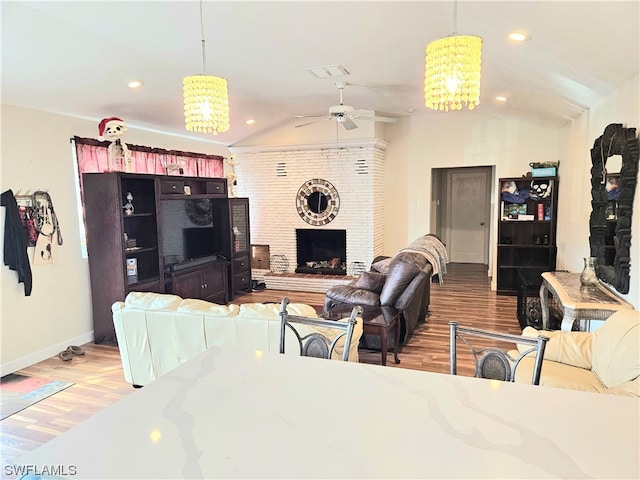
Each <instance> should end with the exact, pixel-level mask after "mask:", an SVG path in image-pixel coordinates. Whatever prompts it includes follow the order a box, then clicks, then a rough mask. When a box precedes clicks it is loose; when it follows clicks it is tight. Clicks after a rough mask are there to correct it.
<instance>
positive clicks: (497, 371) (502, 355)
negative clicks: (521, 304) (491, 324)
mask: <svg viewBox="0 0 640 480" xmlns="http://www.w3.org/2000/svg"><path fill="white" fill-rule="evenodd" d="M467 337H482V338H487V339H491V340H496V341H502V342H508V343H512V344H521V345H529V346H530V347H531V348H529V349H524V351H522V352H518V353H519V355H517V356H516V357H512V356H511V355H509V354H508V353H507V352H505V351H503V350H501V349H499V348H497V347H484V348H474V347H473V345H472V344H471V342H470V341H469V340H468V339H467ZM458 338H459V339H461V340H462V341H463V342H464V343H465V344H466V345H467V347H468V348H469V350H470V351H471V354H472V355H473V361H474V363H475V372H474V376H475V377H480V378H489V379H493V380H502V381H507V382H513V381H515V376H516V375H515V373H516V369H517V368H518V365H519V364H520V360H522V358H524V357H526V356H528V355H530V354H533V353H534V352H535V363H534V368H533V375H532V378H531V383H532V384H533V385H539V384H540V374H541V371H542V359H543V357H544V349H545V346H546V344H547V341H548V340H549V338H548V337H545V336H544V335H539V336H538V337H537V338H527V337H522V336H520V335H511V334H508V333H498V332H491V331H487V330H480V329H477V328H471V327H461V326H459V325H458V322H449V362H450V369H451V374H452V375H456V374H457V340H458Z"/></svg>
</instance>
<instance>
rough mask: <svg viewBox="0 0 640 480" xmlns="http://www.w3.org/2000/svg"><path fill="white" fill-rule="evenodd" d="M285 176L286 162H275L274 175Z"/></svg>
mask: <svg viewBox="0 0 640 480" xmlns="http://www.w3.org/2000/svg"><path fill="white" fill-rule="evenodd" d="M286 176H287V164H286V163H285V162H278V163H277V164H276V177H286Z"/></svg>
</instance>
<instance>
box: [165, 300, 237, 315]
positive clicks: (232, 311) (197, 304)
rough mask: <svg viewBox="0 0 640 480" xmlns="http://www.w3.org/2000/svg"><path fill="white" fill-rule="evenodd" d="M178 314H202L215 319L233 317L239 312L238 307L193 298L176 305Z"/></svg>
mask: <svg viewBox="0 0 640 480" xmlns="http://www.w3.org/2000/svg"><path fill="white" fill-rule="evenodd" d="M177 311H178V313H203V314H206V315H215V316H216V317H235V316H237V315H238V313H239V312H240V307H239V306H238V305H234V304H230V305H218V304H217V303H211V302H207V301H206V300H199V299H195V298H186V299H184V300H183V301H182V303H180V305H178V309H177Z"/></svg>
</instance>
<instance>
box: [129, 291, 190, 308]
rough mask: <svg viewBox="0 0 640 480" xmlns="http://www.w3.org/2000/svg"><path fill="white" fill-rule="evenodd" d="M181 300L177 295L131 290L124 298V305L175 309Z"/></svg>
mask: <svg viewBox="0 0 640 480" xmlns="http://www.w3.org/2000/svg"><path fill="white" fill-rule="evenodd" d="M181 302H182V298H181V297H179V296H178V295H170V294H166V293H150V292H131V293H129V294H128V295H127V298H125V299H124V304H125V306H126V307H129V308H138V309H144V310H175V309H176V308H178V305H180V303H181Z"/></svg>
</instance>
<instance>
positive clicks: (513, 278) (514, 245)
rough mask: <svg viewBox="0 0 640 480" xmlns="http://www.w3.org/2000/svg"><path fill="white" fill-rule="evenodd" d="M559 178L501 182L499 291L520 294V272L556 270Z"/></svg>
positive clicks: (499, 202) (534, 272) (521, 179)
mask: <svg viewBox="0 0 640 480" xmlns="http://www.w3.org/2000/svg"><path fill="white" fill-rule="evenodd" d="M557 203H558V178H557V177H533V178H501V179H500V198H499V201H498V205H499V208H500V211H499V224H498V252H497V254H498V258H497V272H496V274H497V291H498V293H503V294H514V295H515V294H516V293H517V291H518V282H519V275H518V274H519V272H528V273H529V276H530V274H534V275H538V276H539V275H540V274H541V273H542V272H548V271H554V270H555V268H556V254H557V245H556V219H557V218H556V217H557V211H558V205H557Z"/></svg>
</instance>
